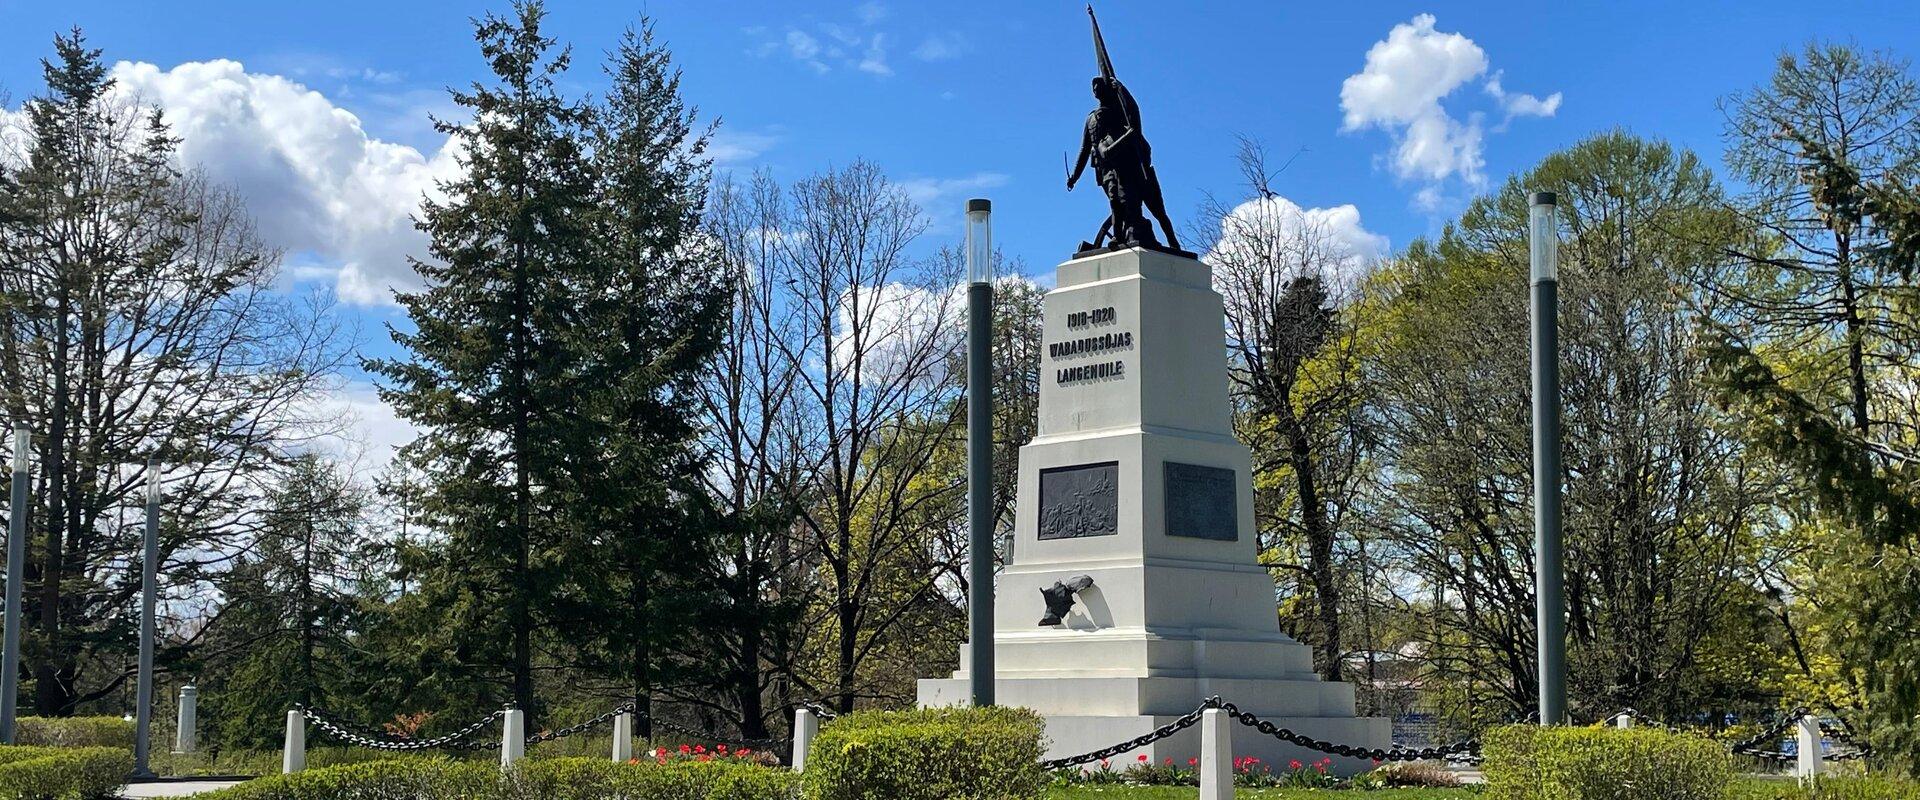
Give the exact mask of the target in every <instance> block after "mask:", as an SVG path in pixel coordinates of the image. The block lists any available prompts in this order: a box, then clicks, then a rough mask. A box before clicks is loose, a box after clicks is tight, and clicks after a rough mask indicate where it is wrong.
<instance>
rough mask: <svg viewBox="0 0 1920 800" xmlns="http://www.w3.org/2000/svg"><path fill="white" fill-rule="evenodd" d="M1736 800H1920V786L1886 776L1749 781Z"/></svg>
mask: <svg viewBox="0 0 1920 800" xmlns="http://www.w3.org/2000/svg"><path fill="white" fill-rule="evenodd" d="M1733 796H1734V798H1735V800H1920V783H1916V782H1914V781H1910V780H1906V779H1902V778H1893V777H1888V776H1884V775H1848V776H1844V777H1843V776H1821V778H1820V779H1819V780H1816V781H1812V782H1808V783H1802V782H1800V781H1798V780H1793V779H1771V780H1763V779H1749V780H1743V781H1740V782H1738V783H1737V784H1735V787H1734V794H1733Z"/></svg>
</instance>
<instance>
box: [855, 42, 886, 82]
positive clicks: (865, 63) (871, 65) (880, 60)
mask: <svg viewBox="0 0 1920 800" xmlns="http://www.w3.org/2000/svg"><path fill="white" fill-rule="evenodd" d="M860 71H861V72H869V73H872V74H874V75H880V76H883V77H884V76H887V75H892V74H893V68H892V67H889V66H887V35H886V34H884V33H876V34H874V35H873V39H872V40H870V41H869V42H868V43H867V52H866V53H865V54H864V55H862V56H861V57H860Z"/></svg>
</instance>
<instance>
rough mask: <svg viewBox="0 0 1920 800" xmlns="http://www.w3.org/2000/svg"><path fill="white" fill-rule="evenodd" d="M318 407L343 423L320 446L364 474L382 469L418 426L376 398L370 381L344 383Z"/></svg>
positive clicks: (409, 438)
mask: <svg viewBox="0 0 1920 800" xmlns="http://www.w3.org/2000/svg"><path fill="white" fill-rule="evenodd" d="M321 406H322V408H323V409H325V410H326V411H327V412H330V413H331V414H332V415H333V416H334V418H336V419H339V420H341V421H342V422H343V423H344V425H343V427H344V428H345V431H344V432H343V434H342V436H341V437H339V438H337V439H333V440H329V441H325V442H322V443H321V444H320V448H321V449H322V450H323V451H326V452H328V454H330V455H332V456H333V457H334V458H335V459H336V460H338V461H340V462H342V463H346V464H354V465H356V467H357V471H363V472H365V473H366V474H368V475H372V474H377V473H378V472H379V471H380V470H382V469H384V468H385V467H386V466H387V464H388V463H389V462H391V461H392V460H393V457H394V454H395V453H396V452H397V451H398V450H399V449H400V447H401V446H403V445H405V444H407V443H408V442H411V441H413V440H414V438H415V437H417V436H419V435H420V429H419V428H416V427H414V425H413V423H411V422H408V421H406V420H404V419H401V418H400V416H399V415H398V414H395V413H394V411H393V408H392V407H391V406H388V405H387V404H386V403H385V402H384V401H382V400H381V399H380V393H379V391H378V390H377V389H375V388H374V387H373V385H372V384H368V383H363V382H352V383H347V384H346V385H344V386H341V387H340V388H338V389H335V390H334V391H332V392H330V393H328V395H327V396H326V397H325V398H324V399H322V400H321Z"/></svg>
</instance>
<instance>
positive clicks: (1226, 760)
mask: <svg viewBox="0 0 1920 800" xmlns="http://www.w3.org/2000/svg"><path fill="white" fill-rule="evenodd" d="M1232 724H1233V721H1232V720H1230V719H1227V712H1225V711H1223V710H1221V709H1218V708H1209V709H1207V710H1205V711H1202V712H1200V800H1233V729H1232V728H1230V727H1228V726H1230V725H1232Z"/></svg>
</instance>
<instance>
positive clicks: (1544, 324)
mask: <svg viewBox="0 0 1920 800" xmlns="http://www.w3.org/2000/svg"><path fill="white" fill-rule="evenodd" d="M1556 202H1557V199H1556V198H1555V197H1554V194H1553V192H1534V193H1533V197H1532V198H1531V203H1530V204H1529V205H1530V206H1531V209H1530V213H1529V217H1528V223H1529V225H1528V228H1529V230H1528V240H1529V242H1528V243H1529V247H1528V250H1529V254H1528V255H1529V258H1528V260H1529V261H1530V262H1532V265H1533V270H1532V272H1533V550H1534V568H1535V575H1534V596H1535V604H1536V607H1535V622H1536V623H1537V630H1538V631H1539V637H1540V640H1539V644H1538V649H1539V652H1540V724H1542V725H1557V724H1560V723H1562V722H1565V721H1566V718H1567V619H1566V610H1567V600H1566V586H1565V576H1564V573H1563V569H1564V568H1563V566H1562V562H1561V556H1562V554H1563V544H1562V541H1561V537H1560V328H1559V325H1560V296H1559V286H1560V233H1559V229H1558V227H1557V225H1556V222H1555V218H1554V217H1555V215H1554V211H1555V208H1556Z"/></svg>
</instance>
